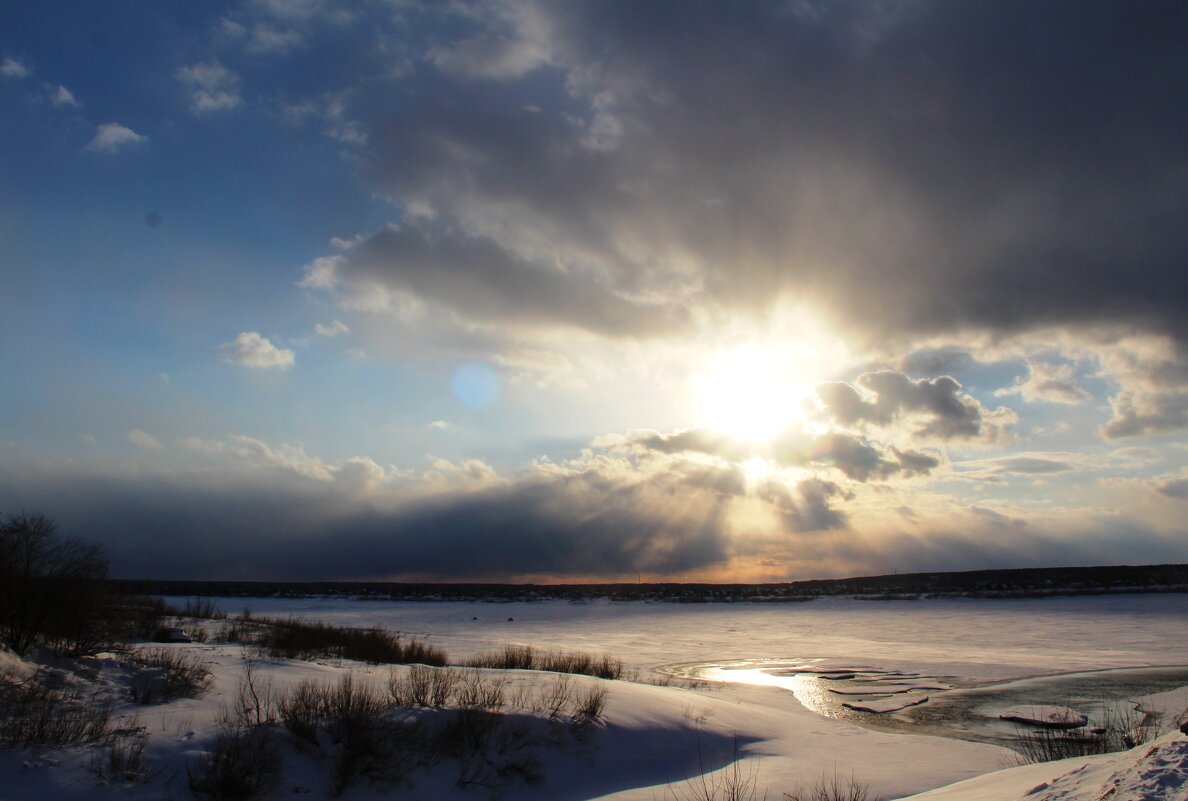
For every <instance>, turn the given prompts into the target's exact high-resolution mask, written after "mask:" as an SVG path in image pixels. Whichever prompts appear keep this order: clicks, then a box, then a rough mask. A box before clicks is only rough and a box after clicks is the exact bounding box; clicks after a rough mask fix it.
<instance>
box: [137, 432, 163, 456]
mask: <svg viewBox="0 0 1188 801" xmlns="http://www.w3.org/2000/svg"><path fill="white" fill-rule="evenodd" d="M128 441H129V442H131V443H132V444H133V445H135V446H136V447H137V448H140V449H141V450H142V451H159V450H163V449H164V448H165V446H164V445H162V444H161V440H159V439H157V438H156V437H154V436H153V435H152V434H149V433H148V432H146V431H141V430H140V429H139V428H134V429H132V430H131V431H129V432H128Z"/></svg>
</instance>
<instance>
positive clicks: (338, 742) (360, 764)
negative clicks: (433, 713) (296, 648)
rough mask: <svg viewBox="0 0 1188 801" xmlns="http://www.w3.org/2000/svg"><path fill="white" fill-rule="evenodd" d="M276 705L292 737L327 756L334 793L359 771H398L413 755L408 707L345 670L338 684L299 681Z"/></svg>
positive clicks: (376, 774)
mask: <svg viewBox="0 0 1188 801" xmlns="http://www.w3.org/2000/svg"><path fill="white" fill-rule="evenodd" d="M389 690H390V688H389ZM278 706H279V710H280V717H281V720H282V721H283V722H284V725H285V727H286V728H287V729H288V730H289V731H290V732H292V733H293V735H294V736H295V737H297V738H298V739H299V740H300V741H302V742H304V743H306V744H307V745H312V746H315V747H318V748H324V749H325V750H326V751H327V752H328V753H329V755H330V756H331V758H332V760H333V764H334V792H335V793H341V792H342V791H343V790H344V789H346V787H348V786H349V785H350V784H351V783H353V782H354V781H355V780H356V779H358V778H359V777H360V776H369V777H372V778H389V779H390V778H395V777H398V776H399V775H401V774H402V773H403V772H404V770H405V769H406V768H407V767H408V765H409V763H410V762H411V761H412V760H413V759H414V756H415V751H416V748H415V747H414V746H413V741H414V739H415V738H414V736H413V732H414V730H415V728H416V726H415V724H414V723H413V722H412V721H411V720H410V717H409V715H408V713H407V712H403V711H398V710H396V709H394V708H393V707H392V706H391V705H390V704H389V703H387V701H385V700H384V698H383V696H382V695H381V693H380V691H379V690H377V689H376V688H375V686H374V685H372V684H370V683H367V682H360V681H356V679H355V677H354V676H352V675H350V674H347V675H345V676H343V677H342V679H341V681H339V682H338V684H319V683H317V682H312V681H305V682H302V683H301V684H299V685H297V687H295V688H294V689H293V690H292V691H291V692H290V693H289V694H288V695H287V696H285V697H284V698H281V699H280V701H279V704H278ZM323 736H324V739H323Z"/></svg>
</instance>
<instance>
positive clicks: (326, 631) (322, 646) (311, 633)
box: [244, 618, 447, 666]
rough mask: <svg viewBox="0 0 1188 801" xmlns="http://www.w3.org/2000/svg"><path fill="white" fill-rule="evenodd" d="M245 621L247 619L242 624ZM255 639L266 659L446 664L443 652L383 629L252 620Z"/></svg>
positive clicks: (263, 619) (298, 619) (296, 620)
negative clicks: (332, 658) (326, 658)
mask: <svg viewBox="0 0 1188 801" xmlns="http://www.w3.org/2000/svg"><path fill="white" fill-rule="evenodd" d="M244 622H245V623H246V622H247V621H246V620H245V621H244ZM251 622H252V623H253V624H255V626H254V628H255V630H256V634H255V640H256V642H257V643H258V644H259V645H260V647H261V648H262V649H263V650H264V652H265V653H267V654H268V655H269V656H273V657H283V658H285V659H313V658H318V657H327V656H329V657H340V658H343V659H355V660H358V661H360V662H370V663H372V664H387V665H409V664H423V665H438V666H440V665H445V664H446V661H447V657H446V653H445V651H443V650H441V649H440V648H436V647H434V646H432V645H429V644H428V643H423V642H421V641H419V640H404V639H402V638H401V637H400V635H398V634H392V633H391V632H388V631H384V630H382V629H353V628H347V627H343V626H331V625H329V624H326V623H318V622H309V621H305V620H301V619H300V618H287V619H284V620H275V619H268V618H254V619H252V621H251Z"/></svg>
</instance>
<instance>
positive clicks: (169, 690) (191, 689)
mask: <svg viewBox="0 0 1188 801" xmlns="http://www.w3.org/2000/svg"><path fill="white" fill-rule="evenodd" d="M131 658H132V661H133V662H134V663H136V664H138V665H139V666H140V669H139V670H138V671H137V672H136V674H135V675H133V676H132V685H131V688H130V690H131V694H132V700H133V701H135V702H136V703H138V704H154V703H158V702H161V701H172V700H173V699H175V698H196V697H198V696H200V695H202V693H204V692H206V690H207V689H208V688H209V687H210V683H211V680H212V674H211V671H210V665H209V664H207V663H206V662H204V661H202V659H200V658H199V657H198V656H196V655H195V654H191V653H188V652H186V651H183V650H180V649H174V648H150V649H145V650H141V651H136V652H134V653H133V654H132V656H131Z"/></svg>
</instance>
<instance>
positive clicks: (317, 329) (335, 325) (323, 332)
mask: <svg viewBox="0 0 1188 801" xmlns="http://www.w3.org/2000/svg"><path fill="white" fill-rule="evenodd" d="M350 332H351V329H349V328H347V325H346V323H344V322H343V321H342V320H334V321H333V322H331V323H329V324H327V325H323V324H322V323H315V324H314V333H315V334H317V335H318V336H320V337H336V336H338V335H339V334H349V333H350Z"/></svg>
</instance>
